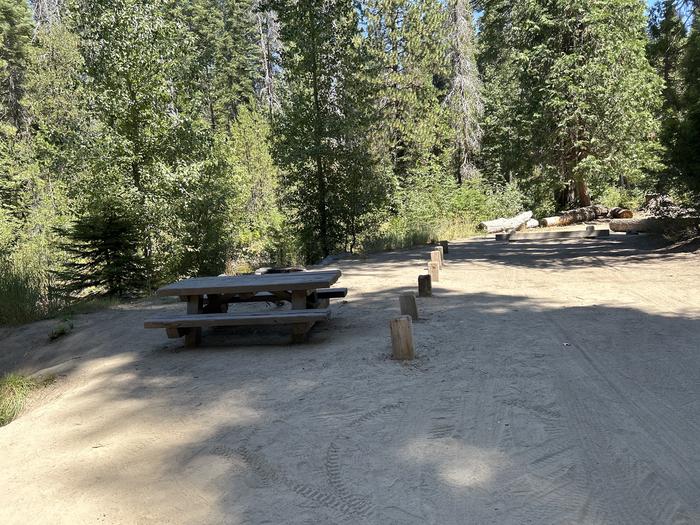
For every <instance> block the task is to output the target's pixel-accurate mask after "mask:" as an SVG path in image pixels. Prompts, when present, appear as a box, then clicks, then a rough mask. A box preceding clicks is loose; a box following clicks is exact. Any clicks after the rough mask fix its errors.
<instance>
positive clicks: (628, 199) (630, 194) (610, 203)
mask: <svg viewBox="0 0 700 525" xmlns="http://www.w3.org/2000/svg"><path fill="white" fill-rule="evenodd" d="M597 201H598V203H599V204H601V205H602V206H606V207H608V208H616V207H621V208H629V209H631V210H637V209H639V208H641V206H642V204H643V203H644V192H643V191H642V190H639V189H626V188H620V187H619V186H608V187H607V188H605V189H604V190H603V193H602V194H601V195H600V197H599V198H598V199H597Z"/></svg>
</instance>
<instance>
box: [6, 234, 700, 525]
mask: <svg viewBox="0 0 700 525" xmlns="http://www.w3.org/2000/svg"><path fill="white" fill-rule="evenodd" d="M648 242H649V241H648V240H647V239H646V238H645V237H643V236H639V237H624V236H622V237H618V236H614V237H611V238H610V239H597V240H572V241H567V242H563V243H559V242H553V243H546V242H538V243H523V242H519V243H511V244H501V243H496V242H495V241H493V240H488V239H480V240H470V241H464V242H459V243H453V244H452V245H451V246H450V253H449V256H448V257H449V259H448V262H447V264H446V267H445V269H444V271H443V272H442V278H441V281H440V283H435V287H434V292H435V296H434V297H432V298H428V299H419V301H418V304H419V308H420V312H421V317H422V319H421V320H420V321H419V322H417V323H416V324H415V325H414V331H415V338H416V345H417V353H418V358H417V359H416V360H415V361H414V362H412V363H410V364H401V363H397V362H394V361H391V360H390V359H388V353H389V351H390V341H389V339H388V320H389V319H390V318H391V317H392V316H395V315H397V313H398V311H397V310H398V299H397V296H398V295H399V293H400V292H402V291H406V290H413V289H414V287H415V282H416V277H417V275H418V274H419V273H421V272H422V271H423V268H424V266H425V262H426V261H427V259H428V257H427V254H428V251H429V248H427V247H426V248H422V249H416V250H411V251H402V252H396V253H387V254H381V255H377V256H372V257H370V258H368V259H364V260H348V261H343V262H341V263H340V264H339V266H340V267H341V268H342V270H343V272H344V276H343V278H342V280H341V282H340V283H339V284H341V285H342V286H347V287H348V288H349V289H350V293H349V296H348V298H347V302H346V303H343V302H340V301H337V302H336V303H334V306H333V310H334V319H333V320H332V321H330V322H328V323H326V324H325V325H319V326H317V327H316V328H314V331H313V333H312V337H311V341H310V342H309V344H306V345H301V346H288V345H287V344H286V343H287V335H286V334H285V333H273V332H266V333H264V334H255V333H243V334H235V333H233V332H231V331H226V330H221V329H220V330H215V331H211V332H205V338H204V345H203V347H201V348H199V349H196V350H188V349H184V348H182V346H181V342H180V341H179V340H176V341H173V340H168V339H166V337H165V334H164V333H163V332H162V331H160V330H150V331H147V330H144V329H143V328H142V320H143V318H144V317H145V316H146V315H150V314H152V313H157V312H166V311H180V310H182V308H183V306H182V304H179V303H175V302H163V301H147V302H141V303H137V304H134V305H127V306H122V307H118V308H114V309H111V310H108V311H103V312H99V313H95V314H91V315H85V316H81V317H78V318H77V319H76V328H75V330H74V332H73V333H71V334H70V335H69V336H67V337H65V338H63V339H61V340H59V341H57V342H55V343H52V344H48V343H47V334H48V332H49V331H50V329H51V326H52V322H42V323H35V324H33V325H30V326H26V327H22V328H18V329H12V330H9V329H5V330H4V332H0V348H1V351H0V370H2V369H3V368H4V369H9V368H14V369H25V370H27V371H36V370H39V369H45V370H44V371H50V372H53V373H56V374H58V377H59V379H58V381H57V382H56V384H55V386H53V387H50V388H48V389H47V390H45V391H43V392H41V393H40V394H39V395H38V396H37V398H36V399H35V400H34V401H33V404H32V407H31V408H30V409H29V410H28V411H27V412H26V413H25V414H24V415H23V416H22V417H21V418H20V419H18V420H17V421H15V422H13V423H11V424H10V425H8V426H6V427H4V428H0V450H1V451H2V456H1V457H0V487H1V490H0V523H3V524H15V523H17V524H27V523H52V524H58V523H65V524H71V525H73V524H80V523H135V524H136V523H138V524H151V523H153V524H156V523H157V524H164V523H183V524H200V523H201V524H218V523H227V524H244V523H247V524H282V523H284V524H326V523H328V524H331V523H338V524H340V523H343V524H351V523H372V524H381V525H388V524H402V525H403V524H425V523H433V524H471V523H474V524H490V523H492V524H525V523H535V524H546V523H585V524H598V523H600V524H603V523H607V524H634V525H639V524H644V523H700V321H699V320H700V294H699V293H698V291H699V288H700V285H699V284H698V283H699V282H700V264H698V263H699V261H700V255H698V252H695V253H673V252H667V251H657V250H650V249H649V245H648ZM260 337H262V338H263V339H264V341H265V344H262V345H255V346H253V345H250V341H251V340H252V339H256V338H260Z"/></svg>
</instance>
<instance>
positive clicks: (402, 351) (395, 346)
mask: <svg viewBox="0 0 700 525" xmlns="http://www.w3.org/2000/svg"><path fill="white" fill-rule="evenodd" d="M389 327H390V329H391V356H392V357H393V358H394V359H413V357H414V355H415V352H414V349H413V324H412V322H411V317H410V316H408V315H402V316H401V317H397V318H396V319H392V320H391V321H389Z"/></svg>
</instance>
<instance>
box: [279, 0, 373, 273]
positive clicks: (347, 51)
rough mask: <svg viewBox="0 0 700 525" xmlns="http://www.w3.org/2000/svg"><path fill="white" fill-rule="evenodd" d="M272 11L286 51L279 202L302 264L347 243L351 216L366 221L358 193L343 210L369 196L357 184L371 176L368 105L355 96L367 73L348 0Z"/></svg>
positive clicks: (311, 1) (311, 0)
mask: <svg viewBox="0 0 700 525" xmlns="http://www.w3.org/2000/svg"><path fill="white" fill-rule="evenodd" d="M271 7H273V8H274V9H275V10H276V11H277V13H278V15H279V21H280V34H281V38H282V41H283V42H284V44H285V48H284V50H283V52H282V55H281V58H282V63H281V66H282V69H283V70H284V72H285V93H284V97H283V102H282V111H281V115H280V117H279V119H278V120H276V132H277V134H278V140H277V143H276V151H277V158H278V160H279V162H280V164H281V166H282V168H283V183H284V185H285V186H286V188H287V192H286V200H285V202H286V204H287V206H288V207H290V208H291V209H293V210H294V217H293V222H294V224H296V226H297V228H298V231H299V234H300V238H301V240H302V243H303V246H304V252H305V254H306V257H307V259H308V260H311V261H314V260H317V259H318V258H319V257H325V256H327V255H328V254H330V253H331V252H332V251H333V250H335V249H336V248H337V247H339V246H343V245H344V244H345V242H344V240H345V236H346V235H347V234H348V233H349V232H350V234H351V235H352V231H355V230H354V229H353V227H352V226H350V223H351V222H352V219H351V218H350V215H352V217H354V218H359V217H360V216H362V215H364V214H365V212H366V211H367V209H366V208H365V205H367V203H368V200H369V199H370V196H368V195H366V194H364V193H361V192H357V193H355V194H354V195H353V199H354V200H353V205H357V206H355V207H352V206H350V207H348V206H346V204H349V203H348V201H347V199H346V197H348V196H349V195H352V194H353V192H354V191H355V190H357V189H358V188H363V189H364V190H366V189H368V187H369V186H368V185H364V187H363V181H366V180H369V179H371V177H370V176H369V175H368V173H372V161H371V159H370V158H369V156H368V154H367V148H368V147H369V146H368V144H367V142H366V140H367V137H368V133H369V129H368V127H367V125H366V122H367V121H366V119H365V118H364V115H361V114H359V113H358V112H361V111H362V108H363V105H362V103H363V102H364V103H365V104H366V100H365V101H363V100H362V99H361V98H359V97H358V96H357V93H358V92H359V91H358V90H361V89H362V88H360V87H359V86H362V85H364V82H365V79H366V73H365V72H364V71H363V64H362V62H361V61H360V60H356V57H358V56H359V55H358V54H357V50H356V48H355V46H356V45H357V41H358V38H359V27H358V21H357V13H356V10H355V7H354V5H353V3H352V2H351V1H349V0H297V1H294V2H284V3H279V4H273V5H272V6H271ZM350 101H352V103H351V102H350ZM355 104H358V106H357V107H356V108H355V107H354V105H355ZM358 198H359V200H358ZM351 209H352V210H354V211H352V212H350V211H349V210H351Z"/></svg>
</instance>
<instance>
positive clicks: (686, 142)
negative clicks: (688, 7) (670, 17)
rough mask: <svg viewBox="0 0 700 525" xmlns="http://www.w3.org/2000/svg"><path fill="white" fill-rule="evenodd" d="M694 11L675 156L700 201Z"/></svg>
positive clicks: (698, 35)
mask: <svg viewBox="0 0 700 525" xmlns="http://www.w3.org/2000/svg"><path fill="white" fill-rule="evenodd" d="M694 15H695V16H694V19H693V25H692V28H691V32H690V36H689V37H688V43H687V47H686V52H685V56H684V59H683V68H682V72H683V80H684V82H685V86H686V90H685V93H684V96H683V115H682V118H681V119H680V122H679V125H678V139H677V144H676V148H675V151H674V153H673V158H674V161H675V165H676V166H677V168H678V170H679V172H680V175H681V178H682V180H683V181H684V182H685V184H686V185H687V187H688V188H689V189H690V191H691V192H693V193H694V196H695V201H696V202H700V147H699V146H698V145H700V16H699V15H700V8H698V7H696V8H695V12H694Z"/></svg>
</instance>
